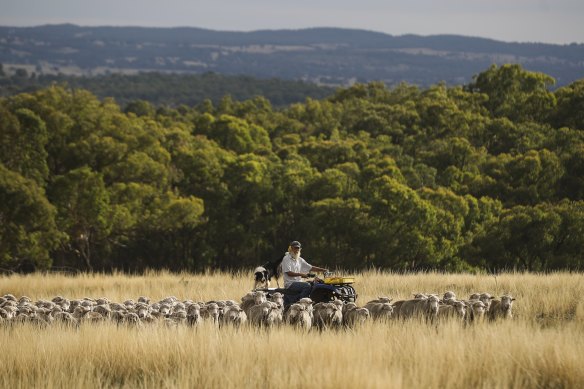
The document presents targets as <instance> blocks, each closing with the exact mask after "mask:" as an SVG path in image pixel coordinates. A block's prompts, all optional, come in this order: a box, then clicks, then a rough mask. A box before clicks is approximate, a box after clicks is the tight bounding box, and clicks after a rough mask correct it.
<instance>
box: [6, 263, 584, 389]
mask: <svg viewBox="0 0 584 389" xmlns="http://www.w3.org/2000/svg"><path fill="white" fill-rule="evenodd" d="M355 277H356V280H357V282H356V284H355V285H354V286H355V288H356V289H357V292H358V293H359V299H358V303H360V304H364V303H365V302H367V301H368V300H371V299H373V298H376V297H378V296H390V297H393V298H395V299H400V298H408V297H409V296H410V295H411V294H412V293H414V292H435V293H444V292H445V291H447V290H452V291H454V292H455V293H456V294H457V295H458V296H462V297H467V296H468V294H470V293H471V292H477V291H479V292H482V291H488V292H491V293H493V294H496V295H501V294H503V293H511V294H513V295H514V296H515V297H516V298H517V300H516V301H515V306H514V310H515V318H514V319H513V320H512V321H508V322H501V323H482V324H480V325H475V326H469V327H462V326H460V325H458V324H456V323H445V324H440V325H437V326H436V325H429V324H426V323H421V322H417V321H411V322H399V321H393V322H389V323H379V322H368V323H366V324H365V325H363V326H362V327H359V328H355V329H353V330H339V331H324V332H319V331H311V332H308V333H305V332H300V331H296V330H294V329H293V328H290V327H286V326H283V327H281V328H275V329H271V330H260V329H256V328H252V327H243V328H240V329H234V328H227V327H224V328H220V329H219V328H215V327H214V326H212V325H210V324H209V323H203V324H202V325H201V326H199V327H197V328H189V327H186V326H185V327H177V328H166V327H163V326H152V327H148V326H146V327H145V328H143V329H137V328H125V327H117V326H115V325H113V324H99V325H82V326H81V327H80V328H79V329H71V328H64V327H58V326H51V327H48V328H45V329H39V328H36V327H34V326H32V325H16V326H3V327H2V326H0V386H1V387H4V388H37V387H42V388H62V387H75V388H101V387H131V388H134V387H147V388H152V387H156V388H214V387H227V388H231V387H237V388H239V387H241V388H248V387H249V388H258V387H259V388H308V387H310V388H581V387H584V369H582V368H581V365H582V360H583V358H584V303H583V302H582V299H583V296H584V276H583V275H582V274H569V273H555V274H547V275H540V274H520V273H507V274H501V275H499V276H497V277H493V276H488V275H468V274H441V273H424V274H415V275H399V274H393V273H385V272H365V273H361V274H356V275H355ZM251 279H252V276H251V273H247V272H242V273H240V274H225V273H211V272H210V273H207V274H202V275H193V274H188V273H184V274H178V275H176V274H170V273H166V272H151V273H148V274H146V275H143V276H127V275H123V274H113V275H100V274H83V275H80V276H75V277H71V276H59V275H27V276H21V275H14V276H3V277H0V295H4V294H6V293H11V294H14V295H16V296H22V295H26V296H29V297H30V298H32V299H33V300H37V299H50V298H52V297H54V296H57V295H61V296H64V297H67V298H82V297H93V298H97V297H107V298H109V299H110V300H112V301H124V300H126V299H130V298H132V299H136V298H137V297H138V296H141V295H144V296H149V297H150V298H151V299H152V300H153V301H156V300H159V299H162V298H164V297H167V296H171V295H173V296H176V297H178V298H179V299H192V300H199V301H208V300H212V299H234V300H239V299H240V298H241V296H243V295H244V294H245V293H246V292H247V291H249V290H250V289H251V287H252V282H251Z"/></svg>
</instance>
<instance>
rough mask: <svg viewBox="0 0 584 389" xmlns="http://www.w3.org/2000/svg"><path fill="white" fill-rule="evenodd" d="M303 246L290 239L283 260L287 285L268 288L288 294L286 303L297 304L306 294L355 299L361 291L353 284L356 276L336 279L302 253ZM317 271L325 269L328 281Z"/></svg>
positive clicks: (315, 298) (317, 299)
mask: <svg viewBox="0 0 584 389" xmlns="http://www.w3.org/2000/svg"><path fill="white" fill-rule="evenodd" d="M301 249H302V245H301V244H300V242H298V241H296V240H295V241H292V242H290V245H289V246H288V251H287V252H286V254H285V255H284V257H283V258H282V260H281V273H282V275H283V276H284V288H274V289H270V288H268V289H265V291H267V292H268V294H270V293H274V292H280V293H282V294H283V295H284V306H285V307H286V308H287V307H288V306H289V305H291V304H293V303H295V302H296V301H298V300H300V299H301V298H304V297H310V298H311V299H312V301H313V302H315V303H318V302H325V301H331V300H334V299H335V298H339V299H341V300H343V301H355V299H356V298H357V294H356V293H355V289H353V287H352V286H351V285H350V284H351V283H352V282H353V279H352V278H351V279H347V278H344V279H343V278H339V277H337V278H332V277H327V276H330V274H331V273H330V272H329V271H328V270H327V269H325V268H322V267H318V266H313V265H311V264H309V263H308V262H306V261H305V260H304V258H302V257H301V256H300V251H301ZM313 272H322V273H324V275H325V278H324V280H323V279H320V278H316V275H315V274H314V273H313ZM303 278H314V279H313V281H312V282H305V281H302V279H303Z"/></svg>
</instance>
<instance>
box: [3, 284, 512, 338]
mask: <svg viewBox="0 0 584 389" xmlns="http://www.w3.org/2000/svg"><path fill="white" fill-rule="evenodd" d="M514 300H515V298H513V297H512V296H510V295H503V296H501V297H500V298H499V299H495V298H494V297H493V296H491V295H490V294H489V293H476V294H472V295H471V296H470V297H469V298H468V299H467V300H459V299H457V298H456V295H455V294H454V293H453V292H446V293H445V294H444V295H443V296H442V297H441V298H440V297H439V296H438V295H435V294H416V295H415V296H414V298H413V299H409V300H400V301H392V299H390V298H387V297H380V298H378V299H376V300H372V301H369V302H367V304H365V305H364V306H363V307H358V306H357V305H356V304H355V303H353V302H343V301H340V300H334V301H331V302H319V303H316V304H315V303H313V301H312V300H310V299H309V298H303V299H301V300H300V301H298V302H297V303H295V304H292V305H290V306H289V307H288V309H286V310H284V301H283V295H282V294H281V293H278V292H276V293H270V294H266V293H265V292H263V291H252V292H249V293H247V294H246V295H245V296H243V297H242V298H241V303H237V302H235V301H234V300H222V301H208V302H194V301H191V300H186V301H179V300H178V299H177V298H176V297H167V298H164V299H162V300H160V301H158V302H151V301H150V299H149V298H147V297H144V296H141V297H139V298H138V299H137V301H134V300H126V301H124V302H123V303H116V302H111V301H109V300H108V299H107V298H99V299H91V298H83V299H77V300H69V299H66V298H64V297H61V296H57V297H55V298H53V299H52V300H51V301H47V300H38V301H34V302H33V301H32V300H31V299H30V298H28V297H26V296H22V297H20V298H18V299H17V298H16V297H15V296H13V295H11V294H6V295H4V296H3V297H0V326H2V325H11V324H14V323H34V324H37V325H39V326H43V327H44V326H48V325H51V324H56V323H60V324H62V325H67V326H75V327H77V326H79V325H81V324H83V323H98V322H107V321H110V322H114V323H117V324H120V325H128V326H137V327H143V326H145V325H151V324H156V323H158V324H163V325H166V326H178V325H181V324H184V325H190V326H197V325H199V324H200V323H202V322H203V321H209V322H212V323H214V324H216V325H218V326H224V325H234V326H241V325H244V324H246V325H252V326H259V327H274V326H279V325H282V324H287V325H291V326H295V327H297V328H300V329H304V330H310V329H311V328H313V327H316V328H318V329H325V328H342V327H349V328H352V327H354V326H356V325H359V324H362V323H364V322H365V321H367V320H406V319H413V318H418V319H420V320H425V321H428V322H432V323H434V322H438V321H443V320H457V321H460V322H461V323H464V324H471V323H476V322H480V321H484V320H497V319H510V318H512V307H513V301H514Z"/></svg>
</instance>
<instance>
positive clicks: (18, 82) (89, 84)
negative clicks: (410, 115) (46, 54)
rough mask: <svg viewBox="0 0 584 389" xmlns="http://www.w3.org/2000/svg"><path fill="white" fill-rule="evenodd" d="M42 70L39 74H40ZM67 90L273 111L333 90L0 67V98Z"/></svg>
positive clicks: (208, 77) (271, 82) (243, 80)
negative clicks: (229, 101) (227, 102)
mask: <svg viewBox="0 0 584 389" xmlns="http://www.w3.org/2000/svg"><path fill="white" fill-rule="evenodd" d="M39 70H40V69H39ZM55 84H57V85H62V86H63V87H64V88H67V89H86V90H88V91H90V92H91V93H92V94H94V95H95V96H96V97H98V98H100V99H103V98H106V97H113V98H114V99H115V101H116V102H117V103H118V104H120V105H122V106H125V105H127V104H129V103H131V102H133V101H136V100H145V101H148V102H150V103H151V104H154V105H156V106H169V107H173V108H176V107H179V106H181V105H186V106H189V107H190V106H193V105H197V104H200V103H202V102H203V101H205V100H211V102H213V103H214V104H217V103H219V102H220V101H221V99H222V98H223V96H225V95H227V94H229V95H231V96H232V98H233V99H234V100H238V101H242V100H249V99H252V98H253V97H255V96H263V97H265V98H266V99H268V100H269V101H270V103H271V104H272V105H274V106H275V107H284V106H287V105H290V104H294V103H300V102H303V101H304V100H305V99H306V98H307V97H310V98H313V99H323V98H326V97H328V96H330V95H332V94H333V93H334V91H335V89H334V88H332V87H325V86H318V85H316V84H313V83H309V82H303V81H291V80H282V79H277V78H272V79H259V78H253V77H249V76H243V75H239V76H229V75H222V74H217V73H213V72H207V73H203V74H163V73H156V72H143V73H139V74H134V75H127V74H105V75H101V76H92V77H88V76H82V77H78V76H66V75H63V74H57V75H43V74H40V73H39V74H37V73H34V72H33V73H30V74H29V72H27V71H26V70H25V69H23V68H21V69H18V70H16V71H15V72H14V74H8V72H7V71H5V70H4V67H3V65H2V64H1V63H0V96H6V97H7V96H12V95H15V94H19V93H33V92H35V91H36V90H38V89H42V88H47V87H49V86H51V85H55Z"/></svg>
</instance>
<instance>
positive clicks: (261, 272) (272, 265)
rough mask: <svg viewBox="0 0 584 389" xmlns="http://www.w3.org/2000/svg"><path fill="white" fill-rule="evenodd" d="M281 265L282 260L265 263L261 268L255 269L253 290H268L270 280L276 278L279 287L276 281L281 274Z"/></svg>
mask: <svg viewBox="0 0 584 389" xmlns="http://www.w3.org/2000/svg"><path fill="white" fill-rule="evenodd" d="M281 264H282V258H280V259H277V260H275V261H271V262H267V263H265V264H264V265H263V266H258V267H256V269H255V271H254V289H263V288H269V287H270V281H271V280H272V278H276V284H277V285H278V287H280V283H279V282H278V279H279V278H280V274H281V273H282V267H281V266H280V265H281Z"/></svg>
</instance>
